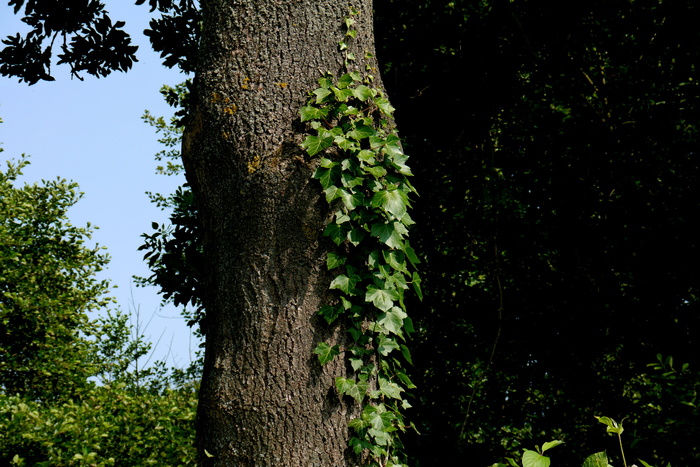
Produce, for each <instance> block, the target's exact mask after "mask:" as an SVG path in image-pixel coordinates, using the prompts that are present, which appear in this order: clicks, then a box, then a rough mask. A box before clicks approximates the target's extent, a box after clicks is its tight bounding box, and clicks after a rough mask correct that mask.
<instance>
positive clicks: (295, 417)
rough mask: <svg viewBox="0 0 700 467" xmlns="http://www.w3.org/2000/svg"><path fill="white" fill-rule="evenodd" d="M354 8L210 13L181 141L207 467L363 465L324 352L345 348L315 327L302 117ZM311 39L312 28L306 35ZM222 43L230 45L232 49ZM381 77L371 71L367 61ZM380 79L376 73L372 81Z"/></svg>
mask: <svg viewBox="0 0 700 467" xmlns="http://www.w3.org/2000/svg"><path fill="white" fill-rule="evenodd" d="M348 7H349V5H347V4H345V3H342V2H341V3H339V2H335V1H323V2H314V3H313V4H311V3H296V2H267V1H266V2H262V3H261V2H257V3H256V4H255V5H252V4H249V3H238V2H221V3H205V4H204V5H203V22H204V24H205V28H204V32H203V35H202V39H201V48H200V52H199V59H198V60H199V62H198V69H197V77H196V80H195V95H194V96H193V99H192V104H191V107H190V112H189V116H188V119H189V120H188V122H187V125H186V132H185V135H184V141H183V151H182V155H183V161H184V165H185V169H186V174H187V178H188V181H189V183H190V185H191V186H192V189H193V192H194V194H195V198H196V200H197V203H198V213H199V215H200V221H201V226H202V231H203V237H204V238H203V240H204V254H205V263H206V264H208V265H209V267H208V269H207V271H206V277H205V283H206V288H205V296H204V303H205V308H206V312H207V332H206V354H205V362H204V375H203V379H202V387H201V392H200V402H199V409H198V417H199V420H200V424H199V426H198V429H199V433H198V439H199V441H198V442H199V449H200V455H204V456H206V455H207V454H206V453H210V454H211V455H213V457H211V458H209V459H207V458H204V457H203V458H202V459H201V461H202V462H206V464H207V465H209V464H211V465H227V464H233V465H254V464H267V465H275V464H277V465H280V464H281V465H319V466H321V465H353V464H354V463H355V462H356V461H355V460H353V459H352V456H351V455H350V454H349V453H348V452H347V451H348V450H347V440H348V438H349V432H348V428H347V426H348V425H347V423H348V421H349V419H350V417H351V416H352V415H353V406H352V405H351V404H349V403H348V401H347V400H343V399H342V398H340V397H339V396H338V395H337V394H336V393H335V391H334V390H333V389H332V388H333V376H342V375H344V374H347V370H346V369H345V368H344V365H343V364H342V363H340V362H336V363H334V364H331V365H329V366H326V367H324V368H320V367H319V366H318V363H317V362H316V361H315V360H314V359H312V358H311V352H312V351H313V349H314V348H315V347H316V344H317V343H318V342H319V341H321V340H323V341H330V342H332V343H333V342H335V343H340V344H341V346H342V344H343V341H344V340H345V336H344V335H343V333H342V330H340V329H333V330H329V329H328V328H327V326H326V325H324V324H323V323H322V319H321V318H320V317H318V316H317V315H316V312H317V311H318V309H319V308H320V307H321V305H323V304H324V303H329V302H330V300H331V296H330V294H329V292H328V286H329V284H330V278H329V276H328V274H327V273H326V272H325V257H326V252H327V251H328V245H327V244H326V243H324V242H322V241H320V240H319V233H320V232H321V231H322V230H323V226H324V220H325V218H326V215H327V214H328V213H327V208H325V207H324V202H323V200H322V199H321V198H320V196H319V194H320V191H319V189H318V188H317V185H315V183H314V182H312V180H311V175H312V174H313V172H314V169H315V167H316V162H315V161H314V160H312V159H309V158H308V156H307V155H306V154H305V153H304V152H303V151H302V150H301V149H300V148H299V144H300V143H301V142H302V137H301V136H302V133H303V132H304V128H303V126H300V125H299V117H298V109H299V108H301V106H302V105H303V103H304V101H305V99H306V96H307V93H308V92H309V90H311V89H313V88H315V87H316V86H315V82H316V81H317V79H318V78H319V77H320V74H321V73H323V72H326V71H330V72H331V73H333V74H335V75H336V76H338V75H340V74H341V73H342V72H343V71H344V69H345V65H344V63H343V59H344V56H343V55H342V54H340V53H339V52H338V41H339V39H340V38H342V37H343V30H342V29H341V25H342V24H343V18H344V17H346V16H347V15H348V14H349V8H348ZM354 7H355V8H356V10H357V11H358V12H359V15H357V23H356V29H357V30H358V34H357V39H356V41H355V42H354V43H353V44H352V47H353V49H354V50H353V52H355V53H356V55H357V56H358V57H361V56H364V55H365V52H370V53H371V52H373V50H374V41H373V32H372V11H371V5H370V2H367V1H363V2H356V4H355V5H354ZM302 25H303V26H302ZM222 38H226V39H224V40H222ZM368 60H369V65H370V68H375V69H376V65H373V59H371V58H370V59H368ZM375 75H376V73H375Z"/></svg>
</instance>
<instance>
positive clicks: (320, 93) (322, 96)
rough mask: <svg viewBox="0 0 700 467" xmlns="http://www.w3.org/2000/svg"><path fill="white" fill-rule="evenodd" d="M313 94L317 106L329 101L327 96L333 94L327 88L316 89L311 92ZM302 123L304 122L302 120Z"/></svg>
mask: <svg viewBox="0 0 700 467" xmlns="http://www.w3.org/2000/svg"><path fill="white" fill-rule="evenodd" d="M313 93H314V94H315V95H316V103H317V104H323V103H324V102H327V101H329V100H330V99H328V96H330V95H331V94H333V93H332V92H331V91H330V90H329V89H328V88H318V89H315V90H314V91H313ZM302 121H304V120H302Z"/></svg>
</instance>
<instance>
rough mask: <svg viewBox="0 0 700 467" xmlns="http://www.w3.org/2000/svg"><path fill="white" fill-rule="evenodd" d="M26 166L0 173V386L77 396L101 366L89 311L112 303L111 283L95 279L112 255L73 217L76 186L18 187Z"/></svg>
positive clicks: (46, 395)
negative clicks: (92, 240) (90, 244)
mask: <svg viewBox="0 0 700 467" xmlns="http://www.w3.org/2000/svg"><path fill="white" fill-rule="evenodd" d="M27 164H29V161H28V160H27V159H26V158H21V159H20V160H19V162H17V163H11V162H8V165H7V169H6V170H5V171H4V172H2V173H0V388H1V390H2V392H4V393H5V394H11V395H15V394H19V395H22V396H26V397H28V398H30V399H36V400H46V399H52V398H56V397H59V396H63V397H65V396H68V397H69V396H70V395H71V394H75V393H76V392H78V391H79V390H81V388H85V387H87V386H89V385H90V384H91V383H90V382H89V381H88V377H90V376H93V375H95V374H96V373H97V372H98V370H99V365H98V364H99V361H98V360H97V356H96V354H95V352H94V351H93V349H92V347H91V344H90V342H89V339H90V337H91V336H94V333H95V331H96V328H95V326H94V324H93V323H91V322H90V320H89V318H88V314H89V313H90V312H92V311H95V310H97V309H99V308H101V307H103V306H105V305H106V304H107V303H108V302H109V298H108V297H106V296H105V293H106V291H107V289H108V283H107V281H105V280H97V279H95V277H94V275H95V273H97V272H99V271H100V270H101V269H102V268H103V267H104V266H105V265H106V264H107V261H108V257H107V255H105V254H103V253H100V249H101V248H100V247H97V246H95V247H88V246H87V245H85V243H86V241H87V240H88V239H89V238H90V233H91V229H90V226H89V225H88V226H87V227H85V228H80V227H75V226H72V225H71V224H70V223H69V222H68V219H67V217H66V211H67V209H68V208H69V207H70V206H72V205H73V204H74V203H75V202H76V201H78V199H79V198H80V196H81V195H80V194H79V193H78V192H77V191H76V189H77V185H76V184H74V183H68V182H66V181H65V180H60V179H58V180H55V181H47V182H43V184H33V185H24V186H21V187H16V186H15V185H14V183H15V182H16V180H17V178H18V177H19V176H20V175H21V174H22V168H24V167H25V166H27Z"/></svg>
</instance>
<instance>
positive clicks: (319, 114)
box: [299, 105, 329, 122]
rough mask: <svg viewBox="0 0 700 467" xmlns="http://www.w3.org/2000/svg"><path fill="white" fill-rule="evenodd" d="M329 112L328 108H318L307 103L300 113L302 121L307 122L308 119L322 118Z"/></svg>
mask: <svg viewBox="0 0 700 467" xmlns="http://www.w3.org/2000/svg"><path fill="white" fill-rule="evenodd" d="M328 112H329V109H328V108H318V107H313V106H310V105H307V106H306V107H302V108H301V110H300V111H299V114H300V115H301V121H302V122H306V121H308V120H320V119H322V118H324V117H325V116H326V115H328Z"/></svg>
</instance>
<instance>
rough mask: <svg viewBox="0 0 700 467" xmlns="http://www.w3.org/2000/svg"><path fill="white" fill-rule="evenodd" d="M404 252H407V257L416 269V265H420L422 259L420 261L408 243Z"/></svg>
mask: <svg viewBox="0 0 700 467" xmlns="http://www.w3.org/2000/svg"><path fill="white" fill-rule="evenodd" d="M403 251H405V252H406V257H407V258H408V260H409V261H410V262H411V264H412V265H413V267H415V266H416V264H420V259H418V256H417V255H416V251H415V250H414V249H413V248H411V245H409V244H408V242H406V246H405V247H404V249H403Z"/></svg>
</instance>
